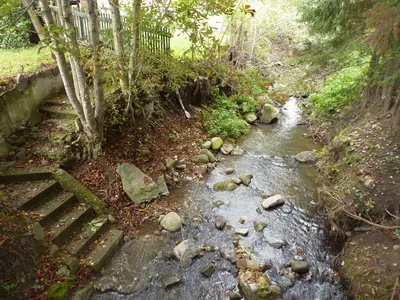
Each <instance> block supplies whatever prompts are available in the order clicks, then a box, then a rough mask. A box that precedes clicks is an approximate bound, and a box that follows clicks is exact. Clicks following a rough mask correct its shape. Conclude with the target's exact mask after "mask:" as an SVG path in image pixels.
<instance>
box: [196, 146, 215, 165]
mask: <svg viewBox="0 0 400 300" xmlns="http://www.w3.org/2000/svg"><path fill="white" fill-rule="evenodd" d="M201 154H204V155H207V157H208V162H210V163H214V162H216V161H217V160H216V158H215V156H214V154H212V153H211V151H210V150H207V149H201V150H200V151H199V155H201Z"/></svg>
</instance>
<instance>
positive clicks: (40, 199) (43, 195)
mask: <svg viewBox="0 0 400 300" xmlns="http://www.w3.org/2000/svg"><path fill="white" fill-rule="evenodd" d="M60 190H61V186H60V184H59V183H58V182H57V181H55V180H49V181H48V182H47V183H45V184H44V187H42V188H41V189H40V190H39V191H37V192H36V193H35V194H34V195H33V196H32V197H30V198H26V199H21V200H22V201H21V202H20V203H19V204H18V209H19V210H32V209H34V208H35V207H38V206H40V205H41V204H43V203H45V202H46V201H47V200H48V199H49V197H51V196H53V195H54V194H57V193H58V192H59V191H60Z"/></svg>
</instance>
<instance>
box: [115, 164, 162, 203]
mask: <svg viewBox="0 0 400 300" xmlns="http://www.w3.org/2000/svg"><path fill="white" fill-rule="evenodd" d="M117 173H118V174H119V176H121V179H122V187H123V189H124V192H125V193H126V194H127V195H128V197H129V199H131V200H132V201H134V202H135V203H137V204H141V203H146V202H150V201H151V200H153V199H156V198H157V197H158V196H159V195H160V194H164V195H166V194H169V192H168V188H167V186H166V184H165V180H163V178H158V179H157V182H154V181H153V180H152V179H151V178H150V177H149V176H147V175H146V174H144V173H143V172H142V171H141V170H140V169H139V168H138V167H136V166H135V165H133V164H129V163H124V164H122V165H120V166H119V167H118V169H117ZM161 177H163V176H161ZM159 184H160V185H159Z"/></svg>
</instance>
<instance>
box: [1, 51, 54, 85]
mask: <svg viewBox="0 0 400 300" xmlns="http://www.w3.org/2000/svg"><path fill="white" fill-rule="evenodd" d="M54 63H55V62H54V60H53V58H52V57H51V54H50V50H49V49H48V48H43V49H41V50H40V52H39V46H33V47H31V48H27V49H19V50H13V49H11V50H8V49H7V50H4V49H0V80H1V79H3V80H4V79H6V78H9V77H12V76H14V75H17V74H18V73H22V72H23V73H30V72H34V71H36V70H37V69H39V68H40V67H41V65H43V64H54Z"/></svg>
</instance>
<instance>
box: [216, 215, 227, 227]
mask: <svg viewBox="0 0 400 300" xmlns="http://www.w3.org/2000/svg"><path fill="white" fill-rule="evenodd" d="M225 225H226V220H225V218H224V217H222V216H218V217H216V218H215V227H216V228H217V229H218V230H223V229H224V227H225Z"/></svg>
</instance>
